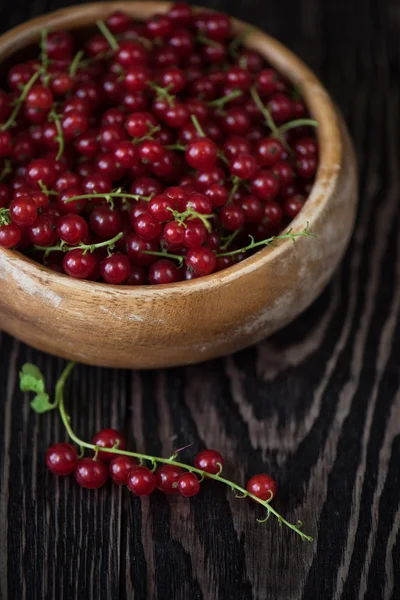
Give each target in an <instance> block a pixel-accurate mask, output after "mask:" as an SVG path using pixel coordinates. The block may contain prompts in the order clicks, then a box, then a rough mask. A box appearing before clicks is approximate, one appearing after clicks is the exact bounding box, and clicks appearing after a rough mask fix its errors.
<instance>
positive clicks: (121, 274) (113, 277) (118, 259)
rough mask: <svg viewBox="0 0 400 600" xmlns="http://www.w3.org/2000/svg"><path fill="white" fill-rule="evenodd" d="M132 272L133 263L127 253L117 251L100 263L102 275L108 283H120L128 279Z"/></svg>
mask: <svg viewBox="0 0 400 600" xmlns="http://www.w3.org/2000/svg"><path fill="white" fill-rule="evenodd" d="M130 272H131V263H130V262H129V259H128V257H127V256H126V255H125V254H121V253H120V252H115V253H114V254H112V255H111V256H107V257H106V258H104V259H103V260H102V261H101V263H100V275H101V276H102V278H103V279H104V281H105V282H106V283H111V284H114V285H118V284H120V283H123V282H124V281H126V280H127V279H128V277H129V275H130Z"/></svg>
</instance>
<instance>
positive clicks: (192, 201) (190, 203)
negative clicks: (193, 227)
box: [185, 192, 212, 215]
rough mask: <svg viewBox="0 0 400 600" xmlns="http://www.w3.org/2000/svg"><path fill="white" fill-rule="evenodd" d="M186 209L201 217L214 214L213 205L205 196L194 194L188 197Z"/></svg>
mask: <svg viewBox="0 0 400 600" xmlns="http://www.w3.org/2000/svg"><path fill="white" fill-rule="evenodd" d="M185 208H186V210H189V209H191V210H194V211H195V212H197V213H199V214H201V215H209V214H211V212H212V203H211V200H210V199H209V198H208V197H207V196H206V195H205V194H200V192H194V194H191V195H190V196H189V197H188V200H187V202H186V207H185Z"/></svg>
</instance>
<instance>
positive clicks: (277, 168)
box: [271, 161, 295, 187]
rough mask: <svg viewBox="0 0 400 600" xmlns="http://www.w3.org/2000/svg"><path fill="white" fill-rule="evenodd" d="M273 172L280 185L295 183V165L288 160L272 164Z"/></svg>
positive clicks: (285, 185)
mask: <svg viewBox="0 0 400 600" xmlns="http://www.w3.org/2000/svg"><path fill="white" fill-rule="evenodd" d="M271 173H273V175H274V176H275V179H277V180H278V181H279V185H280V186H281V185H282V186H283V187H287V186H288V185H290V184H291V183H293V180H294V177H295V173H294V170H293V167H292V166H291V165H290V164H289V163H288V162H287V161H280V162H277V163H275V164H274V165H272V167H271Z"/></svg>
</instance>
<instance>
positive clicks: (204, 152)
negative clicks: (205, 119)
mask: <svg viewBox="0 0 400 600" xmlns="http://www.w3.org/2000/svg"><path fill="white" fill-rule="evenodd" d="M217 150H218V149H217V145H216V144H215V142H213V141H212V140H210V139H209V138H201V139H200V140H196V141H194V142H191V143H190V144H188V146H187V148H186V153H185V159H186V162H187V163H188V165H190V166H191V167H193V168H194V169H211V168H212V167H213V166H214V164H215V161H216V160H217Z"/></svg>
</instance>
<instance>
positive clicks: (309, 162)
mask: <svg viewBox="0 0 400 600" xmlns="http://www.w3.org/2000/svg"><path fill="white" fill-rule="evenodd" d="M317 167H318V161H317V157H316V156H315V155H314V156H313V155H311V154H309V155H308V156H298V157H297V160H296V163H295V168H296V171H297V173H298V174H299V175H300V177H304V179H311V178H312V177H314V175H315V173H316V171H317Z"/></svg>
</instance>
